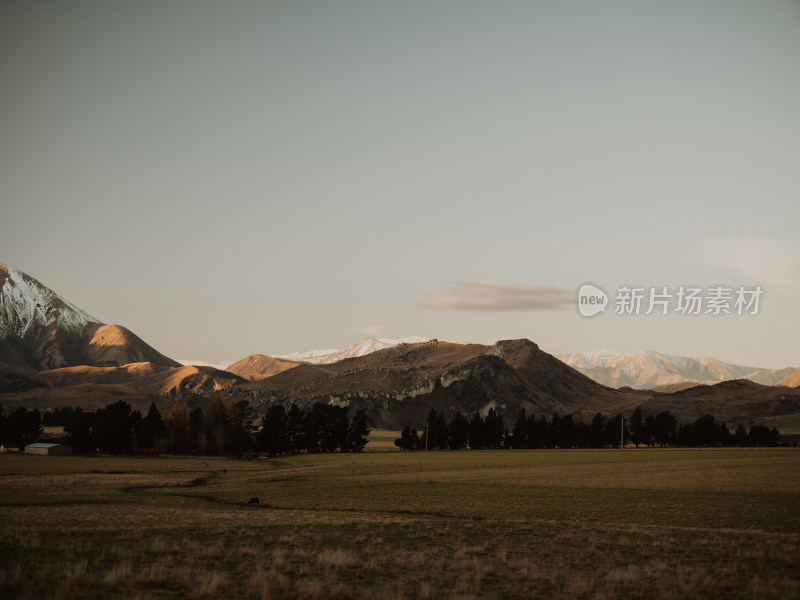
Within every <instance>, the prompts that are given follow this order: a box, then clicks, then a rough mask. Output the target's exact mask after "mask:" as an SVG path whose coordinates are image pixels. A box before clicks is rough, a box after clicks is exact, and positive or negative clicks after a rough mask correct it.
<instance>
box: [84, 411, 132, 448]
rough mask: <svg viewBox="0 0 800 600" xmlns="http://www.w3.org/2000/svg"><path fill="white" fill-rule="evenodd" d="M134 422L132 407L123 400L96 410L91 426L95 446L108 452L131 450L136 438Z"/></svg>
mask: <svg viewBox="0 0 800 600" xmlns="http://www.w3.org/2000/svg"><path fill="white" fill-rule="evenodd" d="M140 417H141V415H140ZM134 422H135V417H134V416H133V409H132V408H131V405H130V404H128V403H127V402H124V401H123V400H117V401H116V402H114V403H112V404H109V405H108V406H106V407H105V408H102V409H100V410H98V411H97V414H95V418H94V424H93V427H92V437H93V439H94V443H95V444H96V445H97V448H99V449H100V450H101V451H102V452H106V453H108V454H124V453H126V452H130V451H131V450H133V444H134V441H135V439H136V437H135V436H136V434H135V430H134Z"/></svg>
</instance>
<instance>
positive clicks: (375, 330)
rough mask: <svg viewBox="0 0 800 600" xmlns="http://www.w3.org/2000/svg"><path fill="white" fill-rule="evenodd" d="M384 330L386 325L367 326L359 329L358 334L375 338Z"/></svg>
mask: <svg viewBox="0 0 800 600" xmlns="http://www.w3.org/2000/svg"><path fill="white" fill-rule="evenodd" d="M385 329H386V325H367V326H366V327H362V328H361V329H359V330H358V332H359V333H363V334H364V335H368V336H370V337H376V336H379V335H381V334H382V333H383V331H384V330H385Z"/></svg>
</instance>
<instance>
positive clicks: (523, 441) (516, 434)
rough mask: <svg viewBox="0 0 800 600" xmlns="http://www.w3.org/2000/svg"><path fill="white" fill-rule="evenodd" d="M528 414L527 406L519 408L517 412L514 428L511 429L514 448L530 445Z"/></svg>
mask: <svg viewBox="0 0 800 600" xmlns="http://www.w3.org/2000/svg"><path fill="white" fill-rule="evenodd" d="M527 444H528V415H527V413H526V412H525V407H524V406H523V407H522V408H520V409H519V412H518V413H517V420H516V421H515V423H514V429H512V430H511V447H512V448H527V447H528V445H527Z"/></svg>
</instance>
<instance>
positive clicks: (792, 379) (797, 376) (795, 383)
mask: <svg viewBox="0 0 800 600" xmlns="http://www.w3.org/2000/svg"><path fill="white" fill-rule="evenodd" d="M777 385H785V386H788V387H799V386H800V369H798V370H796V371H795V372H794V373H792V374H791V375H789V376H787V377H785V378H784V379H781V380H780V381H779V382H778V383H777Z"/></svg>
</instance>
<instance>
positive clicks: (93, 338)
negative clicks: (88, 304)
mask: <svg viewBox="0 0 800 600" xmlns="http://www.w3.org/2000/svg"><path fill="white" fill-rule="evenodd" d="M134 362H152V363H154V364H158V365H163V366H170V367H174V366H179V365H178V363H176V362H175V361H173V360H172V359H170V358H167V357H166V356H164V355H162V354H160V353H159V352H158V351H156V350H155V349H154V348H152V347H151V346H149V345H147V344H146V343H145V342H144V341H142V340H141V339H140V338H139V337H137V336H136V335H135V334H134V333H132V332H131V331H129V330H127V329H125V328H124V327H121V326H119V325H106V324H103V323H102V322H101V321H100V320H99V319H96V318H95V317H93V316H92V315H90V314H89V313H87V312H86V311H84V310H81V309H80V308H78V307H77V306H75V305H74V304H72V303H71V302H69V301H67V300H65V299H64V298H62V297H61V296H59V295H58V294H57V293H55V292H54V291H53V290H51V289H50V288H48V287H46V286H45V285H43V284H42V283H40V282H39V281H37V280H36V279H34V278H33V277H30V276H29V275H26V274H25V273H23V272H22V271H19V270H17V269H15V268H13V267H10V266H8V265H4V264H0V372H7V373H20V374H24V375H29V374H32V373H36V372H39V371H46V370H49V369H59V368H62V367H71V366H77V365H91V366H98V367H105V366H121V365H123V364H129V363H134Z"/></svg>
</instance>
